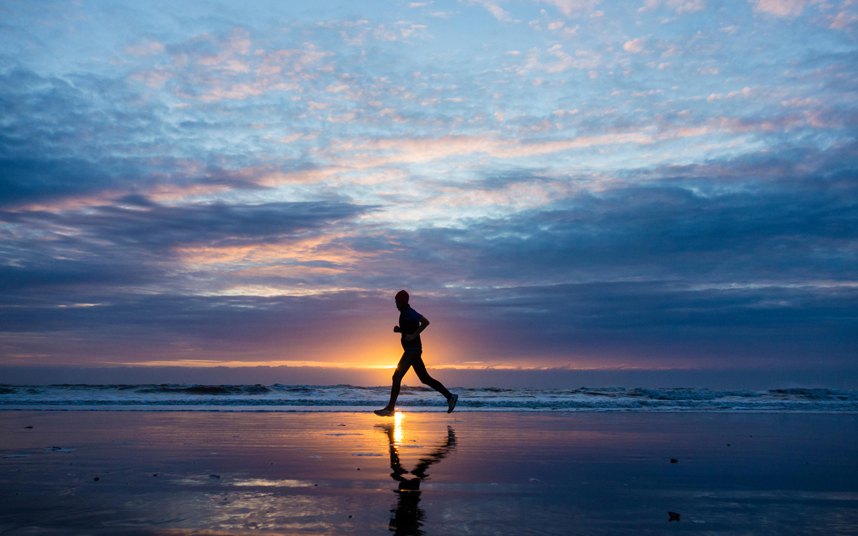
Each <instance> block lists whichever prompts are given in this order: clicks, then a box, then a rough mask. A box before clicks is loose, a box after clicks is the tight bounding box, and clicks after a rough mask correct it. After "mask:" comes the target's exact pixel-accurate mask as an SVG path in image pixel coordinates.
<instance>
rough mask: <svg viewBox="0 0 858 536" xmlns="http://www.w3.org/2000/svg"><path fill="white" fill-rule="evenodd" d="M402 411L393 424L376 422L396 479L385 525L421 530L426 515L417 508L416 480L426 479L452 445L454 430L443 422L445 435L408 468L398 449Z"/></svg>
mask: <svg viewBox="0 0 858 536" xmlns="http://www.w3.org/2000/svg"><path fill="white" fill-rule="evenodd" d="M404 418H405V415H404V414H403V413H399V412H397V413H396V415H395V416H394V420H393V424H381V425H377V428H379V429H380V430H382V431H383V432H385V433H386V434H387V440H388V445H389V448H388V452H389V454H390V470H391V473H390V477H391V478H393V480H395V481H396V483H397V487H396V489H394V490H393V491H394V493H396V494H397V499H396V506H395V507H394V508H393V509H392V510H391V514H392V515H391V518H390V523H389V525H388V528H389V529H390V531H391V532H393V533H394V534H412V535H413V534H423V531H422V530H421V527H422V526H423V521H424V519H425V517H426V515H425V513H424V511H423V509H422V508H420V494H421V491H420V483H421V482H422V481H424V480H428V479H429V473H428V470H429V468H430V467H431V466H432V465H434V464H436V463H438V462H440V461H441V460H443V459H444V458H446V457H447V455H448V454H450V452H452V451H453V450H454V449H455V447H456V433H455V432H454V431H453V427H452V426H447V436H446V438H444V440H443V443H442V444H441V445H439V446H438V447H437V448H435V450H433V451H431V452H430V453H429V454H428V455H427V456H424V457H422V458H420V460H419V461H418V462H417V465H415V466H414V469H411V470H410V471H409V470H408V469H406V468H405V467H403V465H402V462H401V460H400V457H399V450H400V448H401V447H402V443H403V440H404V438H405V428H404V422H403V421H404Z"/></svg>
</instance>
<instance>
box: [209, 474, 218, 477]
mask: <svg viewBox="0 0 858 536" xmlns="http://www.w3.org/2000/svg"><path fill="white" fill-rule="evenodd" d="M209 478H220V475H214V474H212V475H209Z"/></svg>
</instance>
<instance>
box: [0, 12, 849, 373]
mask: <svg viewBox="0 0 858 536" xmlns="http://www.w3.org/2000/svg"><path fill="white" fill-rule="evenodd" d="M0 21H2V22H0V125H2V128H0V253H2V255H0V368H4V370H7V372H8V371H9V370H12V369H15V370H18V369H27V370H37V371H38V370H47V368H50V367H54V369H53V370H63V371H66V372H68V371H70V370H71V371H73V370H82V369H86V368H91V367H107V368H112V369H113V368H115V369H118V370H119V369H121V370H122V375H123V378H124V379H125V380H126V383H133V381H134V380H135V378H143V377H144V376H145V375H146V374H148V373H147V372H146V371H151V370H154V369H157V370H164V371H168V372H169V371H170V370H172V371H174V372H175V371H177V370H180V371H182V374H185V375H186V374H187V372H188V370H189V368H192V369H196V368H200V367H227V368H226V369H218V370H221V371H222V372H223V371H226V373H224V374H222V375H221V376H220V378H221V379H222V380H223V379H226V380H228V379H229V378H239V377H240V378H242V379H247V378H249V377H246V376H243V375H241V374H245V375H246V372H247V370H250V369H253V370H258V371H263V372H262V373H260V374H261V376H260V375H258V376H257V377H258V378H261V379H260V380H259V381H263V382H265V381H266V380H271V379H275V378H276V379H277V380H278V381H287V382H288V381H292V382H298V383H300V382H301V380H302V379H307V378H310V377H311V376H312V381H315V382H317V383H323V382H324V379H325V378H330V379H332V380H334V379H335V380H336V382H335V383H340V382H342V383H348V379H349V374H350V372H349V371H352V372H354V371H360V373H361V374H363V376H361V378H365V377H368V378H370V379H368V380H366V381H367V382H369V383H379V384H381V383H383V382H384V381H386V378H387V377H388V375H389V372H390V368H391V367H392V366H393V365H394V364H395V362H396V360H397V359H398V357H399V352H400V349H399V341H398V338H397V336H396V335H395V334H394V333H393V332H392V326H393V325H394V324H395V323H396V321H397V319H398V312H397V311H396V309H395V308H394V304H393V295H394V294H395V292H396V291H398V290H399V289H401V288H404V289H407V290H408V291H409V292H410V293H411V295H412V305H413V307H414V308H415V309H416V310H417V311H419V312H420V313H422V314H423V315H424V316H426V317H427V318H428V319H430V321H431V324H432V326H431V327H430V329H429V330H428V331H427V332H426V333H425V334H424V337H423V338H424V346H425V354H424V356H425V358H426V361H427V363H428V365H429V367H430V370H437V371H439V372H438V376H439V377H443V374H445V373H446V374H448V375H454V376H452V377H454V378H455V379H456V381H461V382H467V381H474V382H476V381H477V380H475V379H474V378H476V377H477V376H479V374H478V373H480V372H482V373H483V376H482V377H483V378H489V377H490V378H492V380H491V381H497V382H500V383H503V382H502V380H501V378H503V377H504V374H507V375H515V374H519V377H525V376H527V377H528V378H530V379H529V380H527V381H532V382H535V383H539V381H537V380H533V378H535V377H536V376H533V374H537V375H538V374H542V376H540V377H542V378H549V377H555V378H556V377H559V376H554V374H555V373H557V374H560V375H561V376H563V377H564V378H571V379H570V380H569V381H572V382H574V381H576V379H575V378H576V376H575V374H576V373H580V374H581V375H582V376H577V378H584V379H586V378H590V376H586V374H593V373H598V372H600V371H602V372H605V373H606V374H607V373H618V372H628V373H629V374H638V376H637V377H638V378H640V377H641V376H640V374H646V375H649V376H647V377H649V378H653V377H655V378H662V379H661V380H659V379H656V380H653V381H656V382H657V381H664V382H667V379H666V378H668V377H669V376H670V375H671V374H674V376H675V377H677V378H678V377H680V376H676V375H677V374H685V375H686V376H681V377H682V378H683V381H686V380H687V379H688V376H687V374H691V373H694V374H697V376H695V377H696V378H698V380H699V379H701V378H704V379H705V378H706V377H707V376H708V377H711V378H716V377H717V378H718V379H719V381H720V382H722V383H725V384H730V383H731V382H733V383H741V381H742V379H743V378H748V377H751V376H753V377H756V378H760V379H766V378H769V379H771V380H772V381H781V382H798V383H801V382H802V381H805V382H807V381H812V382H816V383H820V384H831V385H841V386H842V385H846V386H852V387H856V388H858V363H856V355H858V278H856V273H858V272H856V267H858V141H857V140H856V134H858V69H856V66H858V2H855V1H854V0H830V1H828V0H781V1H773V0H751V1H747V0H737V1H724V2H721V1H719V2H715V1H712V0H629V1H617V2H613V1H607V0H602V1H600V0H509V1H503V0H496V1H495V0H461V1H413V2H408V1H398V0H391V1H386V2H376V1H362V2H329V1H325V0H317V1H314V2H297V1H296V2H280V1H271V2H266V1H261V0H253V1H246V2H226V1H224V2H198V1H184V2H173V1H157V0H156V1H150V2H137V1H127V2H125V1H110V2H107V1H84V0H80V1H68V2H52V1H43V2H30V1H14V0H13V1H5V2H3V3H0ZM175 367H181V368H175ZM255 367H288V368H286V369H283V368H280V369H276V368H261V369H256V368H255ZM230 371H232V373H234V374H235V375H233V376H230V374H231V372H230ZM239 371H244V372H239ZM278 371H279V372H278ZM284 371H286V372H284ZM165 374H168V373H165ZM278 374H279V375H278ZM455 374H459V376H455ZM168 375H169V374H168ZM367 375H369V376H367ZM528 375H529V376H528ZM145 377H147V378H148V377H149V376H145ZM176 377H178V376H176ZM185 377H186V376H182V378H185ZM448 377H451V376H448ZM510 377H511V376H510ZM376 379H378V380H379V381H377V382H376ZM308 381H310V380H308ZM361 381H363V380H361ZM415 381H416V380H415ZM486 381H488V380H486ZM582 381H583V380H582ZM352 383H355V382H352Z"/></svg>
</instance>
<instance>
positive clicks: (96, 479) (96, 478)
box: [92, 476, 101, 482]
mask: <svg viewBox="0 0 858 536" xmlns="http://www.w3.org/2000/svg"><path fill="white" fill-rule="evenodd" d="M99 480H101V479H100V478H98V477H97V476H96V477H93V478H92V481H93V482H98V481H99Z"/></svg>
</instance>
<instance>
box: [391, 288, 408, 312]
mask: <svg viewBox="0 0 858 536" xmlns="http://www.w3.org/2000/svg"><path fill="white" fill-rule="evenodd" d="M393 299H394V300H396V308H397V309H402V308H403V307H405V306H406V305H408V293H407V292H405V291H404V290H400V291H399V292H397V293H396V296H395V297H394V298H393Z"/></svg>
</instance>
